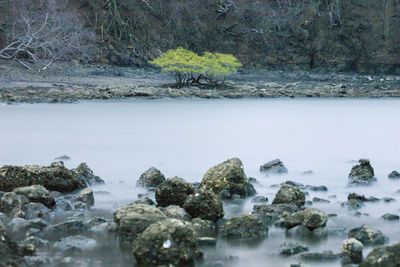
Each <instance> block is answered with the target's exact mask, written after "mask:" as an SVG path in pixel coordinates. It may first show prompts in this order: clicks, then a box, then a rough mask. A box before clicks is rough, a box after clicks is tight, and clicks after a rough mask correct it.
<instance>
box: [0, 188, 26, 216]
mask: <svg viewBox="0 0 400 267" xmlns="http://www.w3.org/2000/svg"><path fill="white" fill-rule="evenodd" d="M28 203H29V199H28V198H27V197H25V196H23V195H18V194H16V193H14V192H9V193H5V194H4V195H3V197H2V198H1V201H0V204H1V205H0V207H1V211H3V212H4V213H11V212H13V213H14V214H16V213H17V212H18V211H20V210H22V208H23V207H24V206H25V205H26V204H28Z"/></svg>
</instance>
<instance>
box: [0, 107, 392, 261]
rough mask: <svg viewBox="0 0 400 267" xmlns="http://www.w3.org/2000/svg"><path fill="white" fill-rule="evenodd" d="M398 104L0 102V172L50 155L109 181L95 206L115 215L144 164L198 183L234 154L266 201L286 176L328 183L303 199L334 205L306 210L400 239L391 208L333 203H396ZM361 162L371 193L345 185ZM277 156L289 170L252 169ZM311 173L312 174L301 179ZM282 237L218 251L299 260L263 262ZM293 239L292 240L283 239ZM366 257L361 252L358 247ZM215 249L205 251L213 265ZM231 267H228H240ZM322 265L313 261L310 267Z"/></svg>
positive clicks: (329, 246) (231, 209)
mask: <svg viewBox="0 0 400 267" xmlns="http://www.w3.org/2000/svg"><path fill="white" fill-rule="evenodd" d="M399 118H400V101H399V100H397V99H357V100H354V99H318V100H316V99H260V100H254V99H241V100H184V99H179V100H151V101H150V100H143V101H139V100H131V101H107V102H103V101H92V102H80V103H74V104H35V105H29V104H19V105H0V147H1V151H2V153H0V165H4V164H15V165H23V164H39V165H48V164H50V163H51V162H52V161H53V160H54V158H55V157H57V156H61V155H64V154H66V155H68V156H70V157H71V158H72V160H70V161H66V162H65V164H66V165H67V167H70V168H72V167H76V166H77V165H78V164H79V163H80V162H83V161H85V162H87V163H88V165H89V166H90V167H91V168H92V169H93V170H94V172H95V174H97V175H99V176H101V177H102V178H103V179H104V180H105V181H106V185H105V186H102V187H98V188H96V190H97V191H109V192H110V193H111V195H104V194H100V193H98V194H96V196H95V197H96V206H95V208H97V209H105V210H113V209H115V208H117V207H119V206H121V205H124V204H126V203H129V202H132V201H134V200H136V199H137V194H138V193H142V192H144V190H142V189H138V188H136V187H135V183H136V181H137V179H138V177H139V176H140V174H141V173H142V172H143V171H145V170H146V169H147V168H149V167H150V166H155V167H157V168H159V169H160V170H161V171H162V172H163V173H164V174H165V175H166V176H167V177H170V176H175V175H177V176H180V177H183V178H185V179H186V180H187V181H190V182H199V181H200V180H201V177H202V176H203V174H204V173H205V172H206V170H207V169H208V168H210V167H211V166H213V165H215V164H217V163H219V162H222V161H224V160H226V159H227V158H231V157H238V158H240V159H241V160H242V161H243V163H244V166H245V172H246V174H247V175H248V176H252V177H256V178H257V179H258V180H259V182H260V184H258V185H256V189H257V191H258V193H259V194H261V195H264V196H267V197H268V198H269V200H270V201H272V199H273V197H274V194H275V192H276V190H277V188H271V187H270V186H271V185H272V184H278V183H281V182H283V181H285V180H294V181H297V182H301V183H303V184H311V185H326V186H327V187H328V189H329V191H328V192H319V193H317V192H310V195H309V196H307V199H308V200H311V199H312V198H313V197H314V196H317V197H321V198H325V199H327V198H328V196H330V195H333V194H334V195H336V196H337V198H336V199H331V201H332V203H331V204H315V205H314V206H315V207H317V208H320V209H321V210H323V211H325V212H327V213H337V214H338V215H339V216H338V217H335V218H331V219H330V220H329V224H328V225H329V226H332V227H346V228H347V229H350V228H351V227H358V226H360V225H361V224H362V223H369V224H371V225H372V226H374V227H376V228H378V229H380V230H381V231H382V232H384V233H385V234H386V235H388V236H389V238H390V241H391V242H395V241H399V240H400V230H398V229H399V227H398V226H399V222H395V223H393V222H392V223H389V222H386V221H383V220H381V219H379V217H380V216H381V215H383V214H384V213H387V212H390V213H395V214H400V211H399V208H398V205H397V203H396V202H394V203H381V202H380V203H376V204H372V203H371V204H369V203H368V204H366V207H364V208H362V209H361V210H360V212H362V213H368V214H369V216H361V217H354V216H352V215H351V213H352V211H347V210H346V209H344V208H342V207H341V206H340V203H339V202H341V201H345V200H346V197H347V194H348V193H350V192H359V193H362V194H364V195H366V196H370V195H373V196H375V197H378V198H380V197H393V198H395V199H396V200H397V202H398V201H400V199H399V197H398V196H396V195H395V194H394V193H395V191H397V190H398V189H400V181H391V180H389V179H388V178H387V174H388V173H389V172H391V171H392V170H399V169H400V142H399V136H400V125H399ZM361 157H365V158H369V159H370V160H371V163H372V165H373V167H374V168H375V173H376V176H377V177H378V180H379V181H378V183H377V184H376V185H374V186H372V187H361V188H359V187H355V188H354V187H352V188H349V187H347V175H348V173H349V171H350V169H351V166H352V165H354V162H353V161H354V160H357V159H359V158H361ZM275 158H280V159H281V160H282V161H283V162H284V163H285V165H286V166H287V168H288V169H289V174H288V175H286V176H284V177H282V176H275V177H266V176H264V175H262V174H260V173H259V171H258V169H259V166H260V165H261V164H263V163H265V162H267V161H269V160H272V159H275ZM306 170H312V171H313V172H314V175H312V176H304V175H301V173H302V172H303V171H306ZM252 206H253V204H252V203H250V201H247V202H245V203H244V204H243V205H240V206H227V207H226V217H227V218H229V217H232V216H236V215H238V214H242V213H248V212H251V210H252ZM284 237H285V232H284V231H283V230H281V229H277V228H271V229H270V234H269V237H268V238H267V239H266V240H265V241H264V242H263V243H262V244H261V245H259V246H256V247H254V246H250V247H249V246H246V245H241V246H237V245H233V244H230V243H226V242H223V241H221V242H220V243H219V244H218V249H217V253H218V254H224V253H226V254H227V255H238V256H240V259H241V260H240V261H239V263H235V264H237V265H239V266H259V264H260V262H262V263H263V265H265V266H270V265H273V264H275V265H276V264H278V265H279V266H285V265H286V266H288V265H289V263H295V262H298V260H297V259H296V258H290V259H281V258H278V257H273V256H270V255H269V253H270V252H274V251H275V250H276V249H277V248H278V247H279V245H280V244H281V243H283V241H284ZM288 239H292V240H294V239H295V237H288ZM343 239H344V238H343V237H337V238H335V237H332V238H329V239H328V240H322V241H319V242H314V241H313V242H309V241H307V240H300V241H301V242H302V243H304V244H306V245H308V246H310V250H311V251H323V250H333V251H335V252H339V251H340V243H341V241H342V240H343ZM366 251H368V249H367V250H366ZM213 253H214V252H212V251H211V252H209V253H208V254H207V253H206V256H207V255H208V257H212V255H213ZM237 265H235V266H237ZM319 265H321V264H317V265H316V266H319Z"/></svg>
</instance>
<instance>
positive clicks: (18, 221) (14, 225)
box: [8, 218, 32, 238]
mask: <svg viewBox="0 0 400 267" xmlns="http://www.w3.org/2000/svg"><path fill="white" fill-rule="evenodd" d="M31 227H32V226H31V223H30V222H29V221H28V220H26V219H23V218H14V219H12V220H11V221H10V222H9V223H8V229H9V231H10V232H12V233H13V235H15V237H16V238H20V237H22V236H25V233H26V231H28V229H29V228H31Z"/></svg>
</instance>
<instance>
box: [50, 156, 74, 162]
mask: <svg viewBox="0 0 400 267" xmlns="http://www.w3.org/2000/svg"><path fill="white" fill-rule="evenodd" d="M54 160H55V161H65V160H71V157H70V156H68V155H62V156H59V157H56V158H54Z"/></svg>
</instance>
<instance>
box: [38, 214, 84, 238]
mask: <svg viewBox="0 0 400 267" xmlns="http://www.w3.org/2000/svg"><path fill="white" fill-rule="evenodd" d="M88 230H89V228H88V227H87V225H85V224H84V223H83V222H82V221H81V220H79V219H71V220H68V221H65V222H61V223H58V224H54V225H49V226H47V227H46V228H45V229H44V230H43V233H42V234H41V236H40V237H46V238H48V239H52V240H54V239H58V238H61V237H66V236H71V235H80V234H84V233H86V232H87V231H88Z"/></svg>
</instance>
